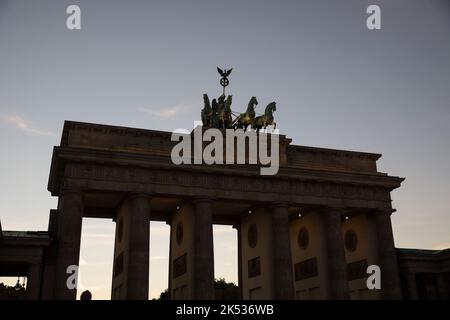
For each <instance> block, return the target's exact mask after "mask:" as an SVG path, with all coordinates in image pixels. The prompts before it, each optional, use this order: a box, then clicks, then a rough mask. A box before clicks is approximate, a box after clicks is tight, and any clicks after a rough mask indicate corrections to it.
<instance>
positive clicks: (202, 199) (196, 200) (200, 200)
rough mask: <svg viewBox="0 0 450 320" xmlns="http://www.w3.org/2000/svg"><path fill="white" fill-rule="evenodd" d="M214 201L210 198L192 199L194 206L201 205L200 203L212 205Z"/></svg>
mask: <svg viewBox="0 0 450 320" xmlns="http://www.w3.org/2000/svg"><path fill="white" fill-rule="evenodd" d="M212 202H213V199H212V198H210V197H194V198H192V203H193V204H199V203H212Z"/></svg>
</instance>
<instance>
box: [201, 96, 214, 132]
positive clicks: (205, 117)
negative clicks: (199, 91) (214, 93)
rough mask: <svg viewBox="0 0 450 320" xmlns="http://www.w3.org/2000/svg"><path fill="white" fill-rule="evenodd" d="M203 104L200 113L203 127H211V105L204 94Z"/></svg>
mask: <svg viewBox="0 0 450 320" xmlns="http://www.w3.org/2000/svg"><path fill="white" fill-rule="evenodd" d="M203 102H204V107H203V109H202V112H201V116H202V122H203V126H204V127H211V120H212V119H211V118H212V109H211V104H210V103H209V97H208V95H207V94H206V93H205V94H204V95H203Z"/></svg>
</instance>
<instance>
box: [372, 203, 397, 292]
mask: <svg viewBox="0 0 450 320" xmlns="http://www.w3.org/2000/svg"><path fill="white" fill-rule="evenodd" d="M391 213H392V210H379V211H377V212H376V213H375V215H374V219H375V225H376V231H377V238H378V254H379V258H380V269H381V291H382V296H383V299H389V300H392V299H401V298H402V292H401V285H400V278H399V271H398V260H397V254H396V252H395V246H394V236H393V233H392V224H391Z"/></svg>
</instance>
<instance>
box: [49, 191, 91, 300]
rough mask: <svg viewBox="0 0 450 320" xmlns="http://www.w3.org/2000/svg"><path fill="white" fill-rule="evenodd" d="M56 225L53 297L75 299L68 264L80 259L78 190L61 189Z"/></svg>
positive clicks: (81, 201)
mask: <svg viewBox="0 0 450 320" xmlns="http://www.w3.org/2000/svg"><path fill="white" fill-rule="evenodd" d="M60 205H61V211H60V214H61V216H60V219H59V226H58V229H59V230H58V235H59V236H58V255H57V262H56V266H57V267H56V277H55V292H54V295H55V299H63V300H75V299H76V295H77V289H76V288H68V286H67V280H68V277H69V276H71V275H72V276H73V274H74V273H73V270H70V271H72V272H71V273H69V274H68V273H67V268H68V267H69V266H78V262H79V259H80V241H81V224H82V221H83V207H84V205H83V195H82V193H81V192H80V191H79V190H63V192H62V194H61V196H60Z"/></svg>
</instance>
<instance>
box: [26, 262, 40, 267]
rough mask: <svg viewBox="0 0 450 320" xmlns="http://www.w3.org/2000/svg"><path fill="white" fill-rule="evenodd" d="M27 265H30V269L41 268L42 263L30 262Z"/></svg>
mask: <svg viewBox="0 0 450 320" xmlns="http://www.w3.org/2000/svg"><path fill="white" fill-rule="evenodd" d="M27 265H28V267H41V266H42V261H37V260H30V261H27Z"/></svg>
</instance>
